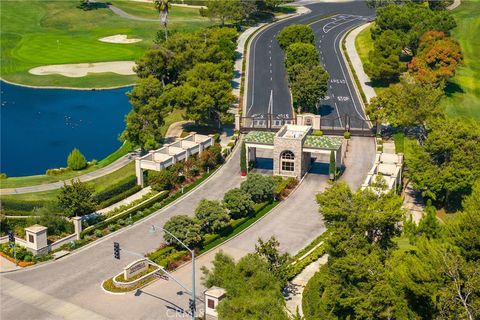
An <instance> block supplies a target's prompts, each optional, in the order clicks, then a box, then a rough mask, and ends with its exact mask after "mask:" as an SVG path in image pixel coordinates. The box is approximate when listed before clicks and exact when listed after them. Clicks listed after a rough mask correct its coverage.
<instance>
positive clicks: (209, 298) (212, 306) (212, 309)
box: [205, 287, 226, 318]
mask: <svg viewBox="0 0 480 320" xmlns="http://www.w3.org/2000/svg"><path fill="white" fill-rule="evenodd" d="M225 294H226V291H225V289H223V288H219V287H211V288H210V289H208V290H206V291H205V315H206V316H211V317H215V318H217V317H218V313H217V306H218V304H219V303H220V301H222V299H223V298H224V297H225ZM211 317H210V318H211Z"/></svg>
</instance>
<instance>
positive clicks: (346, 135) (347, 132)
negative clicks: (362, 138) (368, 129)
mask: <svg viewBox="0 0 480 320" xmlns="http://www.w3.org/2000/svg"><path fill="white" fill-rule="evenodd" d="M350 136H351V134H350V132H349V131H345V132H344V133H343V137H344V138H345V139H350Z"/></svg>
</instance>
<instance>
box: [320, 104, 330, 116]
mask: <svg viewBox="0 0 480 320" xmlns="http://www.w3.org/2000/svg"><path fill="white" fill-rule="evenodd" d="M333 110H334V109H333V107H332V106H331V105H329V104H321V105H320V107H319V108H318V114H319V115H321V116H322V117H325V116H328V115H329V114H332V113H333Z"/></svg>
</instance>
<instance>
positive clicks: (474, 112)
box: [442, 1, 480, 120]
mask: <svg viewBox="0 0 480 320" xmlns="http://www.w3.org/2000/svg"><path fill="white" fill-rule="evenodd" d="M452 14H453V16H454V17H455V21H456V22H457V27H456V28H455V29H453V31H452V37H453V38H454V39H456V40H457V41H458V42H459V43H460V45H461V47H462V52H463V55H464V60H463V65H462V66H460V67H459V68H458V69H457V72H456V75H455V77H453V78H452V79H451V81H450V84H449V85H448V86H447V88H446V93H447V95H446V97H445V98H444V99H443V101H442V104H443V106H444V107H445V110H446V112H447V114H448V115H450V116H456V117H465V118H473V119H476V120H480V81H479V78H480V41H479V38H478V30H480V2H479V1H465V2H463V1H462V4H461V5H460V7H458V8H457V9H455V10H453V11H452Z"/></svg>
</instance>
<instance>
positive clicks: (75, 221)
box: [72, 217, 82, 240]
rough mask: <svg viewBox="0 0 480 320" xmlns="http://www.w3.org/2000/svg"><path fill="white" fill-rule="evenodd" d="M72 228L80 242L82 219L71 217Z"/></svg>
mask: <svg viewBox="0 0 480 320" xmlns="http://www.w3.org/2000/svg"><path fill="white" fill-rule="evenodd" d="M72 221H73V226H74V227H75V235H76V236H77V237H76V239H77V240H80V234H81V233H82V217H73V218H72Z"/></svg>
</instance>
